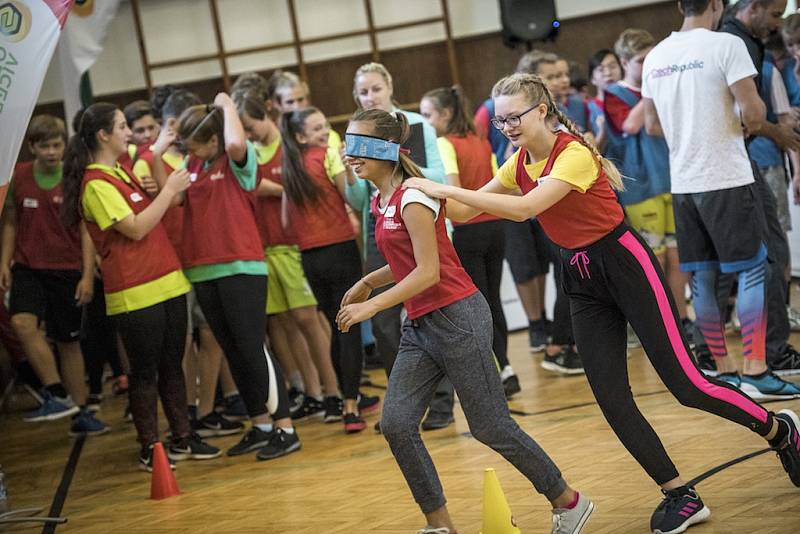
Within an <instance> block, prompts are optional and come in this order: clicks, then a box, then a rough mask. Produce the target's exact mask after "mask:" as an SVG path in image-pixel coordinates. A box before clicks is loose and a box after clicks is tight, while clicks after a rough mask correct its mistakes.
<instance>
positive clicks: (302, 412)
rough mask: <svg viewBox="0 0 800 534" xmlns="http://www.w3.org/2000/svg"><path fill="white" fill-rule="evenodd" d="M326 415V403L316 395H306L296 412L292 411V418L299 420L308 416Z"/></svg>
mask: <svg viewBox="0 0 800 534" xmlns="http://www.w3.org/2000/svg"><path fill="white" fill-rule="evenodd" d="M324 415H325V404H324V403H323V402H322V401H318V400H317V399H315V398H314V397H305V398H304V399H303V404H302V405H301V406H300V408H299V409H297V410H296V411H294V412H291V416H292V419H293V420H294V421H299V420H301V419H305V418H306V417H322V416H324Z"/></svg>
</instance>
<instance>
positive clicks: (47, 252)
mask: <svg viewBox="0 0 800 534" xmlns="http://www.w3.org/2000/svg"><path fill="white" fill-rule="evenodd" d="M63 202H64V189H63V187H62V184H61V183H59V184H58V185H57V186H55V187H54V188H53V189H50V190H46V189H42V188H41V187H39V184H37V183H36V179H35V178H34V177H33V162H32V161H31V162H27V163H20V164H19V165H17V166H16V168H15V169H14V207H15V208H16V210H17V235H16V239H15V241H14V262H15V263H20V264H22V265H26V266H28V267H30V268H31V269H56V270H72V271H80V270H81V267H82V266H83V261H82V256H81V235H80V230H79V229H78V227H77V226H75V227H74V228H67V227H65V226H64V224H63V223H62V222H61V205H62V204H63Z"/></svg>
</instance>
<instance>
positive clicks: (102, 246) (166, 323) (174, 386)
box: [63, 103, 220, 471]
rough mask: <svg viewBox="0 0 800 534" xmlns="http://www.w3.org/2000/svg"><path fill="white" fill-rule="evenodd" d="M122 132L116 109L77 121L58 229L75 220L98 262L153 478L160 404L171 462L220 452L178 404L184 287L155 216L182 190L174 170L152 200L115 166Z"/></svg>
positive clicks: (181, 176) (181, 174) (95, 110)
mask: <svg viewBox="0 0 800 534" xmlns="http://www.w3.org/2000/svg"><path fill="white" fill-rule="evenodd" d="M129 136H130V129H129V128H128V125H127V123H126V121H125V116H124V115H123V114H122V111H120V110H119V109H118V108H117V107H116V106H114V105H112V104H106V103H97V104H93V105H92V106H90V107H89V108H87V109H86V111H85V112H84V114H83V117H82V119H81V122H80V128H79V129H78V132H77V133H76V134H75V135H74V136H73V137H72V139H71V140H70V142H69V146H68V148H67V153H66V157H65V162H64V213H63V215H64V222H65V223H66V224H67V225H68V226H73V225H75V224H78V223H79V222H80V221H81V219H83V220H84V221H85V223H86V227H87V229H88V231H89V234H90V235H91V238H92V241H93V242H94V245H95V247H96V248H97V252H98V254H99V255H100V258H101V260H102V267H103V285H104V291H105V297H106V312H107V313H108V315H111V316H114V317H115V318H116V321H117V329H118V331H119V334H120V337H121V339H122V343H123V345H124V346H125V351H126V352H127V354H128V358H129V359H130V363H131V376H130V390H129V396H130V408H131V413H132V414H133V422H134V424H135V425H136V432H137V434H138V440H139V442H140V443H141V445H142V450H141V452H140V454H139V467H140V468H141V469H143V470H146V471H151V470H152V461H153V445H154V444H155V442H156V441H157V440H158V426H157V421H158V419H157V402H158V397H159V396H160V397H161V403H162V405H163V408H164V413H165V414H166V416H167V420H168V421H169V425H170V429H171V431H172V439H171V443H170V445H169V448H168V455H169V457H170V459H171V460H183V459H188V458H193V459H208V458H216V457H217V456H219V454H220V451H219V449H217V448H216V447H211V446H209V445H207V444H205V443H203V442H202V441H201V440H200V438H199V437H198V436H197V435H195V434H194V433H192V432H191V427H190V425H189V418H188V414H187V413H186V408H185V404H184V394H185V391H186V387H185V385H184V379H183V371H182V370H181V358H182V356H183V348H184V339H185V336H186V298H185V294H186V293H187V292H188V291H189V283H188V282H187V280H186V277H185V276H184V275H183V272H182V271H181V265H180V261H179V260H178V256H177V254H176V253H175V249H174V248H173V247H172V244H170V242H169V239H168V238H167V234H166V232H165V231H164V228H163V226H162V225H161V222H160V221H161V218H162V217H163V216H164V213H165V212H166V211H167V209H168V208H169V206H170V205H171V204H172V203H173V202H174V201H175V199H176V197H177V196H178V195H179V194H180V192H181V191H183V190H185V189H186V188H187V187H188V186H189V184H190V181H189V173H188V172H186V171H185V170H178V171H175V172H173V173H172V174H170V175H169V177H168V178H166V179H165V180H164V186H163V188H162V190H161V192H160V193H159V194H158V196H157V197H156V198H154V199H153V200H152V201H151V200H150V199H149V197H148V196H147V194H146V193H145V192H144V190H143V189H141V187H140V186H139V183H138V182H137V180H136V179H135V178H134V177H133V175H132V173H131V172H130V171H129V170H128V169H126V168H125V167H121V166H119V165H118V164H117V160H118V159H119V157H120V156H121V155H122V154H123V153H125V150H126V149H127V139H128V137H129Z"/></svg>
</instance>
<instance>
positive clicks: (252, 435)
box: [226, 426, 274, 456]
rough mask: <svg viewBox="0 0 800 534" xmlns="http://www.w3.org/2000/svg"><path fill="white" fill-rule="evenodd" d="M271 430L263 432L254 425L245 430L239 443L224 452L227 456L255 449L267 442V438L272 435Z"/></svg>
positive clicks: (238, 454)
mask: <svg viewBox="0 0 800 534" xmlns="http://www.w3.org/2000/svg"><path fill="white" fill-rule="evenodd" d="M272 432H274V430H272V431H270V432H264V431H263V430H261V429H260V428H258V427H257V426H254V427H252V428H251V429H250V430H248V431H247V433H246V434H245V435H244V436H243V437H242V439H241V441H240V442H239V443H237V444H236V445H234V446H233V447H231V448H230V449H228V452H227V453H226V454H227V455H228V456H240V455H242V454H247V453H248V452H253V451H257V450H258V449H260V448H262V447H265V446H266V445H267V444H268V443H269V440H270V438H271V437H272Z"/></svg>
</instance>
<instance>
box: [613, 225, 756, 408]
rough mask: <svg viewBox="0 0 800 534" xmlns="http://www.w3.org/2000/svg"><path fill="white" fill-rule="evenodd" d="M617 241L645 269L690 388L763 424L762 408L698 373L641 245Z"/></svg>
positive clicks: (623, 239)
mask: <svg viewBox="0 0 800 534" xmlns="http://www.w3.org/2000/svg"><path fill="white" fill-rule="evenodd" d="M618 241H619V242H620V244H621V245H622V246H623V247H625V248H626V249H628V252H630V253H631V254H633V256H634V257H635V258H636V261H638V262H639V265H641V266H642V269H644V274H645V276H646V277H647V281H648V282H649V283H650V288H651V289H652V290H653V293H654V294H655V297H656V302H657V303H658V311H659V312H660V313H661V320H662V321H663V322H664V327H665V328H666V329H667V335H668V336H669V342H670V344H671V345H672V351H673V352H674V353H675V355H676V356H677V357H678V363H680V365H681V368H682V369H683V372H684V373H685V374H686V376H687V377H688V378H689V380H690V381H691V382H692V384H694V386H695V387H696V388H697V389H699V390H700V391H702V392H703V393H705V394H706V395H708V396H709V397H713V398H715V399H717V400H720V401H723V402H727V403H728V404H732V405H733V406H736V407H737V408H739V409H740V410H742V411H744V412H747V413H748V414H750V415H751V416H752V417H754V418H756V419H758V420H759V421H761V422H762V423H766V422H767V418H768V413H767V411H766V410H764V408H762V407H761V406H759V405H758V404H756V403H755V402H753V401H751V400H750V399H748V398H747V397H746V396H745V395H740V394H738V393H736V392H735V391H731V390H730V389H728V388H724V387H720V386H717V385H716V384H713V383H711V382H709V381H708V380H706V378H705V376H704V375H703V374H702V373H701V372H700V371H698V369H697V367H695V365H694V362H693V361H692V359H691V358H690V357H689V353H687V352H686V346H685V345H684V344H683V339H682V338H681V334H680V332H679V331H678V326H677V324H676V323H675V316H674V315H673V314H672V308H671V307H670V305H669V299H668V298H667V294H666V292H665V291H664V285H663V284H662V283H661V280H660V279H659V278H658V274H657V273H656V270H655V268H654V267H653V262H652V261H651V260H650V256H649V254H647V251H646V250H645V249H644V247H642V244H641V243H639V241H638V240H637V239H636V238H635V237H634V236H633V234H631V233H630V232H625V233H624V234H622V236H621V237H620V238H619V240H618Z"/></svg>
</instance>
